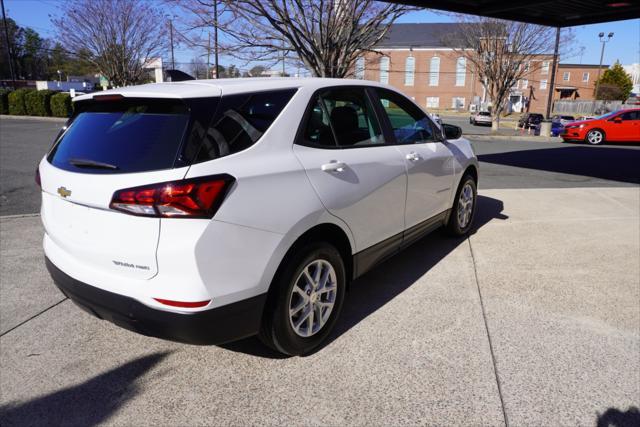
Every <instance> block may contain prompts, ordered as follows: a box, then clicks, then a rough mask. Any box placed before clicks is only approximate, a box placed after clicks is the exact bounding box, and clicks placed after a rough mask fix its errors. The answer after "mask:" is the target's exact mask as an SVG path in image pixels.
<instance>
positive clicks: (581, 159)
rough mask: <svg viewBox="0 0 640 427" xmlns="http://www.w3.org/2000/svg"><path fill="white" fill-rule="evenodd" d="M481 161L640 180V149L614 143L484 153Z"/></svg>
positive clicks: (591, 175)
mask: <svg viewBox="0 0 640 427" xmlns="http://www.w3.org/2000/svg"><path fill="white" fill-rule="evenodd" d="M478 160H479V161H480V162H484V163H493V164H500V165H506V166H514V167H519V168H526V169H538V170H543V171H548V172H557V173H565V174H570V175H581V176H589V177H593V178H599V179H605V180H609V181H619V182H628V183H632V184H638V183H640V168H639V166H638V165H640V150H638V149H628V148H627V149H625V148H622V147H620V148H618V147H614V146H604V147H591V146H565V147H562V148H542V149H537V150H518V151H508V152H505V153H495V154H481V155H479V156H478Z"/></svg>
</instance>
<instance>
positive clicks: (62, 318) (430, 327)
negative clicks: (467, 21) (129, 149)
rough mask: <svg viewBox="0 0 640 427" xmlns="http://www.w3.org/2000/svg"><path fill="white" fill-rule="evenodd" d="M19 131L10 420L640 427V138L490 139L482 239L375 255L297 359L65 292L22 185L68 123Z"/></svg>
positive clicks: (6, 196) (2, 304) (0, 389)
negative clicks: (217, 342) (577, 141)
mask: <svg viewBox="0 0 640 427" xmlns="http://www.w3.org/2000/svg"><path fill="white" fill-rule="evenodd" d="M7 122H12V123H11V124H9V125H8V124H7ZM13 122H14V120H11V119H2V120H1V121H0V151H1V155H0V159H1V160H0V162H1V163H0V169H1V171H0V178H1V180H2V185H3V186H2V196H3V198H2V207H1V209H2V210H1V215H2V216H0V264H1V265H0V267H1V268H0V425H2V426H13V425H60V424H65V425H95V424H99V423H101V424H102V423H104V424H110V425H256V424H261V425H283V424H290V425H400V424H404V425H418V424H420V425H483V426H484V425H496V426H499V425H513V426H539V425H596V424H598V425H619V426H621V425H640V412H639V411H638V406H640V304H639V303H638V301H640V188H639V187H638V185H637V184H634V182H637V181H634V180H636V179H637V175H638V173H637V170H636V169H637V168H633V165H634V164H635V165H637V164H640V163H639V162H638V157H637V156H638V153H640V151H639V150H638V147H635V146H629V147H627V146H624V147H622V146H605V147H585V146H578V145H564V144H557V143H537V142H526V141H491V140H483V141H478V142H476V143H475V146H476V150H477V151H478V153H479V155H480V159H481V172H480V188H481V189H480V196H479V199H478V215H477V218H476V223H475V224H476V225H475V227H476V230H475V231H474V233H473V234H472V235H471V236H470V237H469V238H468V239H451V238H448V237H446V236H445V235H444V234H443V233H440V232H436V233H434V234H433V235H431V236H430V237H429V238H426V239H423V240H421V241H420V242H418V243H416V244H415V245H413V246H412V247H410V248H409V249H407V250H405V251H403V252H402V253H401V254H399V255H397V256H395V257H393V258H391V259H390V260H388V261H387V262H385V263H383V264H382V265H380V266H378V267H377V268H375V269H374V270H372V271H371V272H369V273H368V274H366V275H365V276H363V277H362V278H360V279H359V280H358V281H356V282H355V283H354V286H353V287H352V290H351V291H350V293H349V294H348V296H347V301H346V304H345V311H344V312H343V316H342V317H341V320H340V321H339V323H338V325H337V329H336V331H335V332H334V333H333V334H332V336H331V339H330V340H329V343H328V344H327V345H326V346H324V347H323V348H322V349H320V350H319V351H317V352H316V353H314V354H312V355H310V356H307V357H294V358H282V357H280V356H279V355H277V354H274V353H273V352H271V351H269V350H267V349H266V348H264V347H263V346H262V345H261V344H260V343H259V342H258V341H257V340H256V339H255V338H249V339H245V340H242V341H239V342H237V343H232V344H227V345H223V346H190V345H183V344H177V343H171V342H167V341H163V340H159V339H155V338H149V337H144V336H140V335H137V334H134V333H132V332H129V331H126V330H123V329H121V328H118V327H116V326H114V325H112V324H110V323H108V322H105V321H101V320H98V319H96V318H93V317H91V316H90V315H88V314H86V313H85V312H84V311H82V310H80V309H79V308H78V307H76V306H75V305H74V304H73V303H71V302H70V301H69V300H68V299H66V298H65V297H64V296H63V295H62V294H61V293H59V292H58V291H57V289H56V288H55V286H54V285H53V283H52V282H51V279H50V278H49V276H48V274H47V272H46V270H45V268H44V263H43V259H42V250H41V238H42V234H43V230H42V226H41V223H40V218H39V217H38V215H37V214H30V213H33V212H37V204H38V201H37V197H36V198H35V199H33V200H31V199H29V198H30V197H31V196H29V194H30V193H29V192H28V191H29V190H28V189H27V187H28V186H29V185H31V186H33V184H31V183H32V182H33V170H34V169H35V164H36V163H37V161H38V159H39V158H40V157H41V156H42V154H43V153H44V152H45V151H46V150H47V148H48V146H49V144H50V141H51V139H52V138H53V136H54V135H55V129H56V128H57V127H59V126H60V124H59V123H58V124H51V123H47V124H43V123H39V124H38V123H36V125H35V128H34V129H35V130H34V131H32V130H31V127H32V126H31V124H29V123H25V121H22V122H21V123H22V125H20V124H17V123H13ZM16 122H17V121H16ZM47 126H51V128H47ZM16 141H22V143H19V142H16ZM27 141H28V142H27ZM576 148H579V149H581V150H579V151H578V150H575V149H576ZM582 149H584V150H582ZM567 150H569V151H567ZM585 150H586V151H585ZM7 156H8V157H9V158H11V159H13V161H7V160H6V158H7ZM555 158H559V159H561V161H555V160H554V159H555ZM27 159H33V164H30V162H31V161H32V160H27ZM532 159H533V160H532ZM600 161H602V162H604V163H605V164H607V165H608V167H602V168H599V167H597V166H598V164H599V162H600ZM5 166H7V167H9V168H8V169H5ZM592 168H594V169H592ZM5 180H6V182H7V183H9V182H10V183H13V184H12V187H9V186H8V185H7V186H5ZM27 181H29V182H27ZM534 183H536V184H535V185H536V188H531V187H533V186H534ZM5 188H14V189H15V190H14V191H10V192H7V193H5ZM36 193H37V192H36ZM36 195H37V194H36ZM19 198H23V199H25V200H24V203H20V202H17V201H16V200H17V199H19ZM27 199H29V200H27ZM16 207H19V208H16ZM9 212H11V213H12V214H20V215H17V216H16V215H11V216H6V215H7V214H8V213H9Z"/></svg>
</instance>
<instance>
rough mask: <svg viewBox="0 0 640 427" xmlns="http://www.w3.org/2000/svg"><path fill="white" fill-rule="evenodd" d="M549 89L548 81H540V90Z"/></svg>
mask: <svg viewBox="0 0 640 427" xmlns="http://www.w3.org/2000/svg"><path fill="white" fill-rule="evenodd" d="M546 88H547V81H546V80H540V89H541V90H542V89H546Z"/></svg>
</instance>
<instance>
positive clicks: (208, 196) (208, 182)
mask: <svg viewBox="0 0 640 427" xmlns="http://www.w3.org/2000/svg"><path fill="white" fill-rule="evenodd" d="M234 181H235V178H233V177H232V176H230V175H215V176H208V177H201V178H194V179H184V180H180V181H171V182H162V183H159V184H152V185H144V186H141V187H133V188H125V189H123V190H118V191H116V192H115V193H114V194H113V198H112V199H111V203H110V204H109V207H110V208H111V209H115V210H118V211H122V212H125V213H128V214H131V215H139V216H150V217H162V218H212V217H213V215H214V214H215V213H216V211H217V210H218V208H219V207H220V204H221V203H222V201H223V200H224V197H225V195H226V194H227V191H228V190H229V187H230V186H231V184H232V183H233V182H234Z"/></svg>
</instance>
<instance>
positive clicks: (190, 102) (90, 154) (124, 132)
mask: <svg viewBox="0 0 640 427" xmlns="http://www.w3.org/2000/svg"><path fill="white" fill-rule="evenodd" d="M295 92H296V89H284V90H274V91H265V92H251V93H244V94H239V95H227V96H223V97H222V98H190V99H185V100H171V99H158V98H153V99H151V98H147V99H144V98H121V99H118V100H109V101H93V100H92V101H82V102H79V103H78V104H77V105H76V114H75V115H74V118H73V119H72V121H71V124H70V126H69V129H68V130H67V131H66V132H64V133H63V134H62V136H61V137H60V138H59V139H58V141H57V142H56V144H55V145H54V147H53V149H52V150H51V152H50V153H49V156H48V160H49V162H50V163H51V164H53V165H54V166H56V167H58V168H60V169H64V170H68V171H73V172H82V173H98V174H104V173H133V172H147V171H153V170H160V169H169V168H173V167H183V166H189V165H191V164H193V163H199V162H205V161H208V160H213V159H217V158H219V157H224V156H227V155H229V154H233V153H237V152H239V151H242V150H245V149H247V148H249V147H250V146H252V145H253V144H255V143H256V142H257V141H258V140H259V139H260V137H261V136H262V135H263V134H264V133H265V132H266V131H267V129H269V127H270V126H271V124H272V123H273V122H274V121H275V119H276V118H277V117H278V116H279V114H280V112H281V111H282V109H283V108H284V107H285V106H286V105H287V103H288V102H289V101H290V100H291V98H292V97H293V95H294V94H295Z"/></svg>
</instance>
